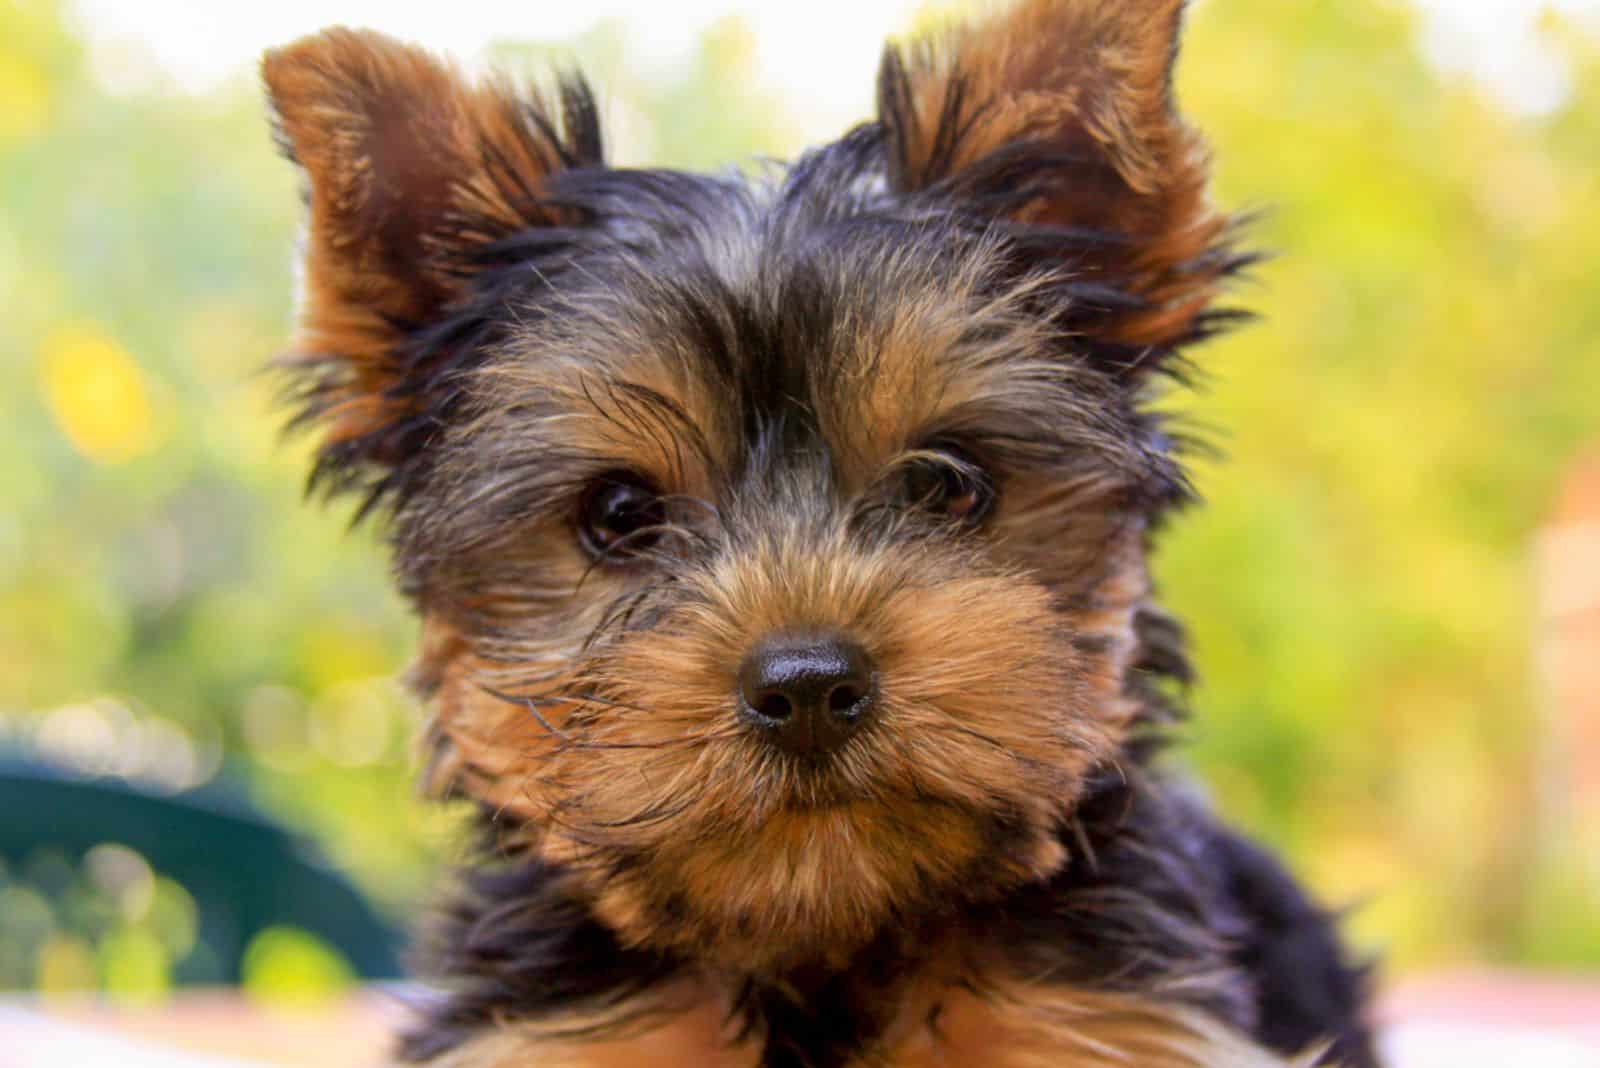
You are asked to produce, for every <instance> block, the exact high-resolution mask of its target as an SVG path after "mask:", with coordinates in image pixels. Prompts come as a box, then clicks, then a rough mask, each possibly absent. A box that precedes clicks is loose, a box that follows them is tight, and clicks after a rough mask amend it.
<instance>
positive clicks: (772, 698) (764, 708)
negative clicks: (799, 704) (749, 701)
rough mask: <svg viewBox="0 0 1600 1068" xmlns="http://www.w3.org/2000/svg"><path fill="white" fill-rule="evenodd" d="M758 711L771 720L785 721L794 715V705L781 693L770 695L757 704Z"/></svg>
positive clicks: (763, 697) (766, 695)
mask: <svg viewBox="0 0 1600 1068" xmlns="http://www.w3.org/2000/svg"><path fill="white" fill-rule="evenodd" d="M755 707H756V711H757V712H760V713H761V714H762V715H763V716H765V717H767V718H768V719H770V720H773V721H777V720H785V719H788V718H789V717H790V716H791V715H793V714H794V705H793V704H792V703H790V701H789V699H788V698H787V697H785V696H784V695H783V694H781V693H769V694H765V695H763V696H762V698H761V700H759V701H757V702H756V706H755Z"/></svg>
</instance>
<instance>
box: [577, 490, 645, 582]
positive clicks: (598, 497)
mask: <svg viewBox="0 0 1600 1068" xmlns="http://www.w3.org/2000/svg"><path fill="white" fill-rule="evenodd" d="M664 522H666V506H665V505H664V504H663V503H662V500H661V494H660V492H658V491H657V490H656V488H655V487H654V486H652V485H651V484H650V482H649V480H648V479H646V478H644V477H643V476H642V475H636V474H634V473H632V472H631V471H612V472H609V473H607V474H604V475H601V476H600V477H599V478H596V479H594V480H593V481H592V482H590V483H589V485H588V486H587V487H586V488H585V489H584V491H583V496H582V497H581V498H580V499H579V501H578V540H579V541H580V542H581V543H582V544H583V547H584V548H585V549H586V550H588V552H589V554H590V555H591V556H593V557H594V558H595V559H597V560H600V559H604V560H608V561H615V562H621V561H622V560H625V559H626V558H627V557H629V556H632V555H634V554H635V553H639V552H643V551H644V550H646V549H648V548H650V547H651V546H652V545H654V544H655V543H656V542H657V541H658V540H659V538H660V533H659V528H660V527H661V525H662V524H663V523H664Z"/></svg>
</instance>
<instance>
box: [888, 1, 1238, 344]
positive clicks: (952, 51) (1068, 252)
mask: <svg viewBox="0 0 1600 1068" xmlns="http://www.w3.org/2000/svg"><path fill="white" fill-rule="evenodd" d="M1183 7H1184V3H1183V0H1021V2H1018V3H1015V4H1013V5H1012V6H1011V7H1010V8H1009V10H1007V11H1005V12H1004V13H1002V14H999V15H996V16H991V18H990V19H989V20H988V21H983V22H978V23H976V24H972V25H966V26H960V27H956V28H953V29H950V30H947V31H945V32H944V33H943V34H935V35H932V36H930V37H928V38H925V39H922V40H918V41H915V42H912V43H911V44H910V45H909V46H908V47H906V48H905V49H903V50H902V49H897V48H895V47H893V46H891V47H890V48H889V49H888V50H887V51H886V52H885V55H884V59H883V65H882V67H881V69H880V72H879V79H878V101H879V103H878V106H879V117H880V120H881V122H882V124H883V127H884V133H885V137H886V139H887V144H888V159H889V180H890V183H891V185H892V186H893V187H895V188H896V189H897V190H898V191H900V192H903V193H908V194H927V195H931V196H938V197H943V198H948V199H951V200H953V201H955V202H956V203H957V204H958V206H961V207H963V208H965V209H966V210H969V211H977V212H980V213H984V214H987V215H989V216H991V217H993V218H994V219H995V220H997V221H999V222H1001V223H1002V224H1003V225H1004V226H1006V227H1008V228H1009V229H1011V231H1012V233H1013V234H1014V236H1015V237H1016V238H1017V241H1018V247H1019V248H1020V249H1021V250H1022V252H1023V253H1024V254H1025V255H1026V256H1028V257H1029V259H1030V260H1031V261H1043V263H1044V264H1047V265H1054V266H1058V267H1059V268H1061V269H1062V270H1065V271H1067V272H1070V274H1071V275H1072V276H1073V277H1074V278H1075V279H1076V281H1077V282H1078V285H1077V286H1076V287H1075V289H1076V292H1077V296H1076V297H1075V298H1074V299H1073V300H1072V302H1071V303H1073V304H1074V305H1075V310H1071V311H1069V318H1071V320H1072V322H1071V326H1072V327H1073V329H1074V330H1076V331H1078V332H1080V333H1082V334H1083V335H1084V336H1085V337H1086V338H1087V339H1088V340H1089V341H1091V342H1093V343H1095V352H1096V355H1097V356H1098V357H1099V358H1101V359H1104V360H1107V361H1109V362H1111V363H1112V364H1113V365H1120V366H1121V369H1123V370H1131V369H1135V368H1137V369H1147V368H1152V367H1156V366H1159V365H1160V364H1161V363H1162V357H1163V356H1165V355H1166V354H1167V353H1169V352H1171V351H1172V350H1173V349H1175V348H1176V347H1178V346H1180V345H1182V344H1183V343H1185V342H1188V341H1193V340H1196V339H1197V338H1199V337H1202V336H1205V335H1206V334H1208V333H1210V332H1212V331H1214V330H1215V329H1216V328H1217V326H1218V325H1220V323H1221V321H1222V320H1223V319H1225V318H1229V317H1231V315H1232V314H1234V313H1228V312H1217V311H1208V310H1207V306H1208V304H1209V302H1210V301H1211V299H1212V297H1213V296H1214V295H1215V293H1216V290H1217V288H1218V284H1219V282H1220V281H1221V280H1222V279H1223V278H1224V277H1225V276H1226V275H1227V274H1229V273H1230V272H1232V271H1235V270H1237V269H1238V268H1240V267H1241V266H1242V265H1243V264H1244V263H1246V262H1248V261H1249V259H1250V257H1249V256H1246V255H1242V254H1239V253H1237V252H1236V251H1234V250H1233V249H1232V247H1231V244H1230V238H1231V236H1232V228H1231V226H1230V220H1229V219H1228V218H1227V217H1226V216H1224V215H1221V214H1219V213H1217V212H1216V211H1215V210H1213V208H1212V207H1211V205H1210V203H1209V201H1208V198H1207V195H1206V179H1207V170H1208V160H1207V155H1206V151H1205V146H1204V144H1203V142H1202V141H1201V139H1200V137H1199V136H1198V135H1197V134H1196V133H1195V132H1194V131H1193V130H1191V129H1190V128H1189V127H1188V126H1187V125H1186V124H1185V123H1184V122H1183V120H1182V119H1181V118H1180V117H1179V115H1178V114H1177V112H1176V110H1175V107H1174V101H1173V92H1172V67H1173V62H1174V60H1175V58H1176V56H1177V50H1178V32H1179V28H1180V25H1181V22H1182V16H1183ZM1069 292H1071V288H1069Z"/></svg>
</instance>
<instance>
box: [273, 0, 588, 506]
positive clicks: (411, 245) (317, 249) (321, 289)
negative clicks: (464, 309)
mask: <svg viewBox="0 0 1600 1068" xmlns="http://www.w3.org/2000/svg"><path fill="white" fill-rule="evenodd" d="M261 73H262V77H263V80H264V81H265V83H266V88H267V93H268V96H269V98H270V100H271V104H272V108H273V111H274V119H275V128H276V133H277V136H278V140H279V143H280V145H281V146H282V148H283V151H284V153H285V154H286V155H287V156H288V157H289V158H290V159H291V160H292V161H294V162H295V163H297V164H299V166H300V167H301V169H302V170H303V172H304V175H305V178H306V181H307V185H308V190H307V203H308V207H309V213H310V217H309V219H308V221H307V232H306V237H305V249H304V256H305V263H304V276H303V292H302V293H301V298H300V299H301V308H300V313H299V314H300V319H299V329H298V332H297V336H296V339H295V342H294V348H293V351H292V352H291V353H290V354H289V356H288V357H287V358H286V361H287V363H288V364H289V366H290V368H291V371H292V372H293V373H294V374H295V376H296V393H297V395H298V399H299V401H300V403H301V415H300V418H301V420H306V421H314V422H319V423H321V424H323V425H324V427H325V429H326V437H325V438H324V443H323V448H322V452H321V454H320V457H319V461H318V465H317V470H316V472H315V473H314V474H313V478H314V479H317V478H330V479H331V480H332V484H333V488H336V489H337V488H344V487H346V486H349V485H352V484H367V485H368V486H369V488H375V489H376V490H377V492H378V494H380V495H381V494H382V493H383V492H384V491H385V490H387V489H392V488H394V486H395V483H396V480H397V479H401V478H403V476H402V475H401V474H398V473H397V472H399V469H400V468H401V467H402V466H403V465H405V464H406V463H407V462H408V461H409V460H410V458H411V457H412V455H413V454H414V453H415V451H416V450H417V449H418V448H419V447H420V444H421V442H422V441H424V440H425V439H426V437H427V436H428V434H429V433H430V432H431V430H432V429H433V424H434V423H435V422H436V420H437V418H438V412H437V411H436V410H434V408H435V406H436V405H437V403H439V401H440V396H441V395H442V394H443V393H444V392H447V388H446V387H445V386H444V384H443V383H442V381H441V379H442V378H443V377H445V372H446V371H447V370H449V369H450V368H451V366H453V365H454V364H455V362H456V361H459V360H460V359H461V358H462V357H463V354H462V353H461V352H459V351H456V348H455V347H453V346H452V344H449V343H439V342H438V341H437V340H435V341H434V342H432V343H430V344H427V345H418V344H416V343H415V341H416V338H417V337H418V336H420V335H423V334H425V333H426V332H427V329H428V328H429V327H430V326H433V325H435V320H436V319H437V318H438V317H439V316H440V315H441V314H442V313H443V312H445V311H446V309H448V308H450V307H451V306H452V304H453V303H455V302H459V301H461V300H462V299H463V298H465V297H467V296H468V295H469V294H470V292H471V290H472V288H473V279H474V278H475V277H476V276H477V275H478V274H479V273H480V272H481V271H483V270H484V269H485V267H486V266H487V265H489V263H490V262H491V261H492V259H493V255H492V253H493V249H494V244H495V242H496V241H498V240H500V239H502V238H506V237H509V236H511V235H513V234H516V233H518V232H521V231H524V230H527V229H529V228H531V227H537V226H546V225H551V224H558V223H561V222H562V221H563V220H562V219H561V218H560V217H559V215H558V213H557V210H556V209H553V208H551V207H550V206H549V205H547V204H546V203H545V202H543V201H542V200H541V192H542V190H543V188H544V186H545V184H546V182H547V180H548V179H549V178H550V176H551V175H552V174H554V173H555V172H557V171H560V170H562V169H566V168H571V167H576V166H598V165H600V164H601V162H602V159H601V157H602V151H601V144H600V134H599V128H598V123H597V121H596V117H595V110H594V106H593V100H592V97H591V96H590V94H589V91H588V89H587V87H586V86H585V85H584V84H583V82H582V81H581V80H579V79H576V78H572V79H568V80H565V81H563V83H562V85H561V90H560V110H559V114H557V113H555V112H553V111H551V110H549V109H547V108H546V106H545V105H544V103H543V102H542V101H540V100H539V99H538V98H537V97H534V96H519V95H518V94H516V93H515V92H513V91H512V90H511V88H510V87H509V86H508V85H506V84H503V83H500V82H489V83H485V84H473V83H471V82H469V81H467V80H465V79H464V78H463V77H462V76H461V75H460V74H459V73H458V72H457V71H455V70H454V69H452V68H451V67H450V66H448V65H447V64H445V63H443V62H441V61H439V60H438V59H436V58H434V57H433V56H431V55H429V54H428V53H426V52H424V51H422V50H420V49H417V48H414V47H411V46H409V45H405V44H402V43H400V42H398V41H395V40H392V39H390V38H388V37H385V36H383V35H381V34H377V33H372V32H369V31H361V30H349V29H343V28H336V29H330V30H326V31H324V32H322V33H320V34H317V35H315V36H312V37H307V38H304V39H302V40H299V41H296V42H295V43H293V44H290V45H288V46H286V47H283V48H279V49H276V50H274V51H271V52H268V53H267V55H266V57H265V58H264V59H263V61H262V64H261ZM374 480H375V481H374Z"/></svg>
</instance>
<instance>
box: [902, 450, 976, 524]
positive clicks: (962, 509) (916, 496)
mask: <svg viewBox="0 0 1600 1068" xmlns="http://www.w3.org/2000/svg"><path fill="white" fill-rule="evenodd" d="M906 497H907V500H908V501H909V502H910V503H911V505H912V506H913V507H916V508H921V509H923V510H925V511H928V512H932V513H934V514H935V515H940V516H944V517H945V518H947V519H953V520H956V521H958V522H960V523H964V524H967V525H969V526H975V525H977V524H978V523H981V522H982V521H983V520H984V518H985V517H986V516H988V514H989V513H990V512H991V511H992V510H993V509H994V504H995V488H994V481H993V480H992V479H991V478H990V477H989V473H988V472H987V471H985V470H984V469H983V468H982V467H980V466H979V465H978V463H977V461H976V460H974V459H973V458H972V456H971V455H970V454H968V453H967V452H966V451H965V450H963V449H959V448H954V447H950V446H945V447H940V448H936V449H932V450H930V455H928V456H926V457H923V458H919V459H917V460H914V461H913V462H912V463H911V465H910V467H909V468H908V469H907V471H906Z"/></svg>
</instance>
